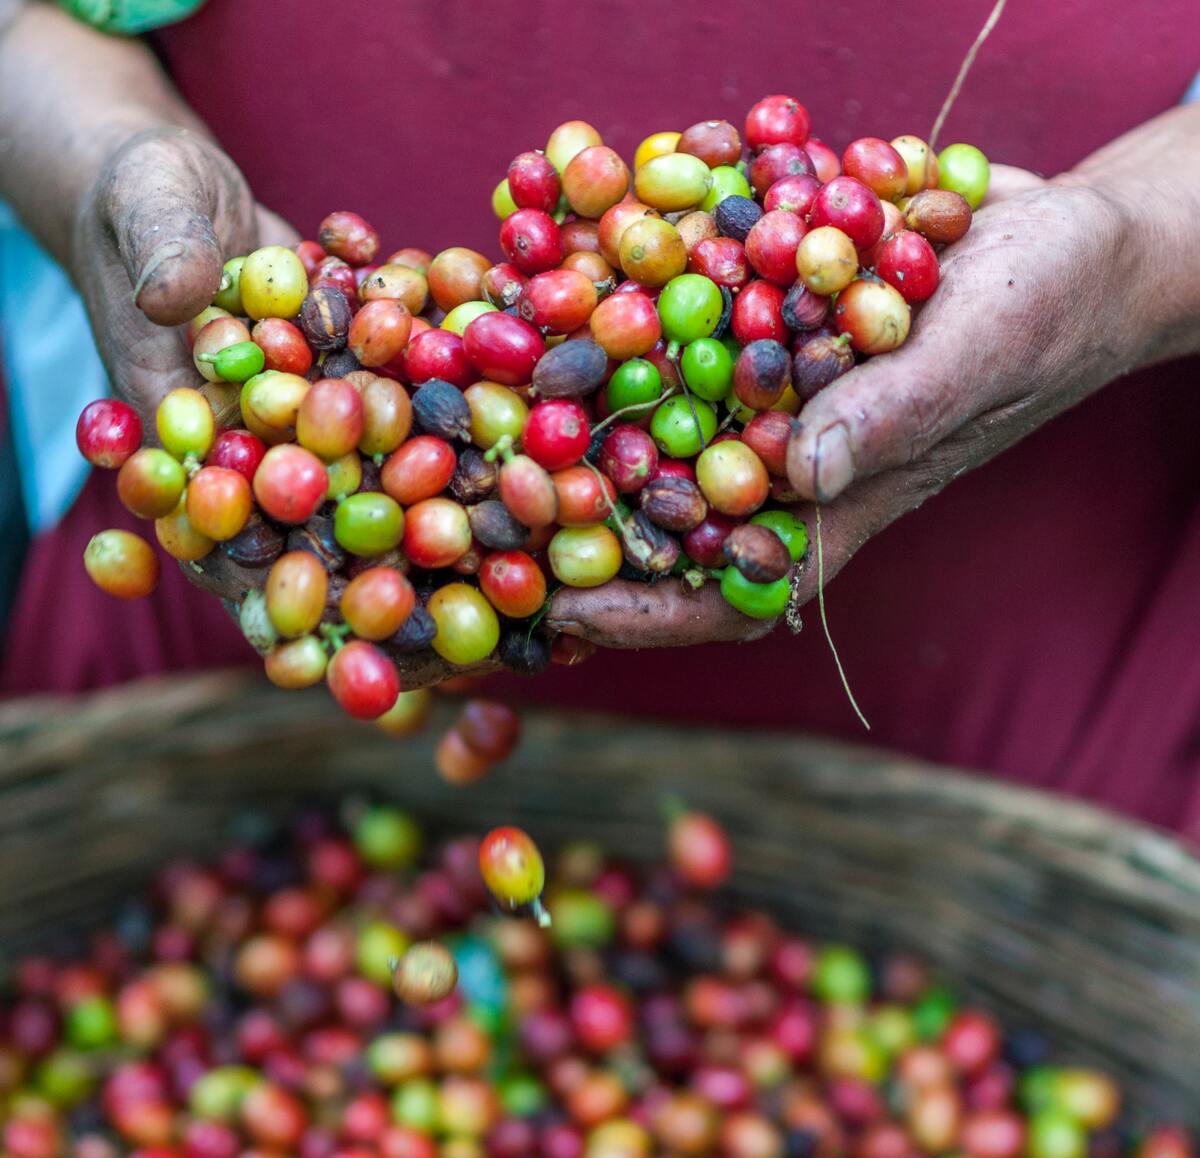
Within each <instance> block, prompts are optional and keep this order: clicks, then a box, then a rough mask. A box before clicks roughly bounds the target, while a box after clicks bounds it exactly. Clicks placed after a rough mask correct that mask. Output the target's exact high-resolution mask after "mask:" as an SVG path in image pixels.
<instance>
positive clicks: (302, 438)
mask: <svg viewBox="0 0 1200 1158" xmlns="http://www.w3.org/2000/svg"><path fill="white" fill-rule="evenodd" d="M362 436H363V401H362V395H361V394H359V392H358V391H357V390H356V389H355V388H354V386H353V385H352V384H351V383H349V382H347V381H346V379H344V378H321V379H319V380H318V381H316V382H314V383H313V384H312V387H311V388H310V389H309V391H308V393H307V394H305V396H304V399H303V401H301V403H300V408H299V410H298V411H297V412H296V441H297V442H298V443H300V445H301V446H303V447H304V448H305V449H306V450H311V451H312V452H313V454H315V455H316V456H317V457H318V458H322V459H324V460H325V461H326V462H329V461H332V460H333V459H336V458H340V457H341V456H342V455H344V454H348V453H349V452H350V451H352V450H354V448H355V447H357V446H358V444H359V441H360V440H361V439H362Z"/></svg>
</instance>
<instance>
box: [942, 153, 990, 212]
mask: <svg viewBox="0 0 1200 1158" xmlns="http://www.w3.org/2000/svg"><path fill="white" fill-rule="evenodd" d="M990 180H991V166H990V165H989V164H988V159H987V157H985V156H984V155H983V153H981V152H980V151H979V150H978V149H977V148H976V147H975V146H974V145H962V144H959V145H947V146H946V147H945V148H944V149H943V150H942V151H941V152H940V153H939V154H938V188H939V189H950V190H952V191H953V192H955V193H961V194H962V195H963V196H964V197H965V198H966V199H967V204H968V205H970V207H971V208H972V209H978V208H979V206H980V205H981V204H982V203H983V199H984V197H985V196H987V191H988V183H989V181H990Z"/></svg>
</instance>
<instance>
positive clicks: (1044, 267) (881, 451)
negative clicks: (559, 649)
mask: <svg viewBox="0 0 1200 1158" xmlns="http://www.w3.org/2000/svg"><path fill="white" fill-rule="evenodd" d="M1130 263H1131V258H1130V256H1129V254H1128V252H1127V247H1126V245H1125V234H1124V231H1123V229H1122V219H1121V214H1120V212H1119V210H1118V209H1117V207H1116V206H1115V205H1114V204H1112V203H1111V202H1109V201H1108V200H1107V199H1106V198H1105V197H1104V196H1102V195H1100V194H1097V193H1096V192H1094V191H1092V190H1091V189H1088V188H1085V187H1083V186H1082V185H1079V184H1075V183H1067V182H1047V181H1043V180H1041V179H1040V178H1038V177H1035V176H1034V175H1033V174H1032V173H1027V172H1024V171H1022V170H1017V169H1009V168H1006V167H1003V166H997V167H995V168H994V170H993V187H992V193H991V195H990V197H989V200H988V203H987V205H985V207H984V208H982V209H981V210H980V212H979V213H977V214H976V216H975V220H974V222H973V224H972V227H971V230H970V232H969V233H968V234H967V236H966V237H964V238H963V240H962V241H960V242H958V243H957V244H956V245H954V246H952V247H950V248H949V249H947V250H946V251H945V252H944V253H943V254H942V255H941V266H942V282H941V285H940V286H939V288H938V291H937V293H936V294H934V296H933V299H932V300H931V301H930V302H928V303H927V304H926V305H925V306H924V307H923V308H922V309H921V310H920V312H919V314H918V316H917V318H916V320H915V321H914V325H913V329H912V333H911V336H910V338H909V341H908V342H907V343H906V344H905V345H904V346H902V347H901V348H900V349H899V350H897V351H894V352H893V353H890V354H886V355H882V356H880V357H877V358H874V359H871V360H870V361H869V362H867V363H865V364H863V365H861V366H859V367H857V368H856V369H854V370H852V371H851V372H850V373H848V374H846V375H844V376H843V377H841V378H839V379H838V380H837V381H835V382H834V383H833V384H832V385H831V386H830V387H829V388H827V389H826V390H824V391H822V392H821V393H820V394H818V395H817V396H816V397H815V398H814V399H812V400H811V401H810V402H809V403H808V404H807V405H806V406H805V408H804V409H803V410H802V411H801V413H800V415H799V417H798V423H797V427H796V432H795V434H794V435H793V438H792V441H791V443H790V445H789V449H788V475H789V479H790V481H791V483H792V486H793V487H794V488H795V490H796V492H797V493H799V494H801V495H804V496H805V497H806V498H808V499H809V500H810V502H809V503H808V504H805V505H802V506H798V507H796V508H795V512H796V514H797V515H798V516H799V517H800V518H803V519H804V520H805V521H806V522H807V523H808V526H809V532H810V541H811V540H812V539H813V537H814V531H815V527H814V519H813V514H814V509H813V506H812V503H813V502H816V501H819V502H820V503H821V504H822V539H823V549H824V550H823V553H824V580H825V582H826V583H828V582H829V581H830V580H831V579H832V578H833V577H834V576H835V575H836V574H837V573H838V572H839V571H840V570H841V568H842V567H843V566H845V564H846V563H847V562H848V561H849V560H850V558H851V557H852V556H853V555H854V553H855V552H856V551H857V550H858V549H859V548H860V547H861V546H862V545H863V544H864V543H866V542H867V540H868V539H870V538H871V537H872V536H873V535H875V534H877V533H878V532H879V531H881V530H883V529H884V528H885V527H886V526H888V525H889V524H890V523H892V522H894V521H895V520H896V519H898V518H899V517H900V516H901V515H904V514H906V513H908V512H909V511H912V510H915V509H916V508H917V507H918V506H920V505H921V503H923V502H924V501H925V500H926V499H927V498H929V497H931V496H932V495H934V494H936V493H937V492H938V491H940V490H941V489H942V488H943V487H945V486H946V485H947V484H948V483H949V482H950V481H951V480H952V479H954V478H956V477H958V476H959V475H960V474H963V473H964V472H965V471H967V470H970V469H971V468H973V467H976V466H979V465H980V464H982V463H984V462H986V461H987V460H988V459H990V458H992V457H994V456H995V455H996V454H998V453H1000V451H1002V450H1004V449H1005V448H1006V447H1008V446H1011V445H1012V444H1013V443H1014V442H1016V441H1018V440H1019V439H1020V438H1022V437H1024V436H1025V435H1026V434H1028V433H1029V432H1030V431H1032V430H1034V429H1036V428H1037V427H1038V426H1040V425H1041V424H1042V423H1044V422H1045V421H1047V420H1048V419H1049V418H1051V417H1053V416H1054V415H1055V414H1058V413H1059V412H1061V411H1062V410H1065V409H1067V408H1068V407H1069V406H1072V405H1074V404H1075V403H1076V402H1078V401H1079V400H1080V399H1081V398H1083V397H1085V396H1086V395H1087V394H1088V393H1090V392H1091V391H1093V390H1095V389H1097V388H1098V387H1100V386H1101V385H1103V384H1104V383H1105V382H1107V381H1109V380H1111V379H1112V378H1114V377H1116V376H1117V375H1118V374H1119V373H1122V372H1124V371H1125V370H1126V369H1128V368H1129V367H1130V366H1131V365H1132V364H1134V362H1135V360H1136V359H1138V358H1140V356H1141V351H1140V350H1136V349H1135V347H1136V344H1137V335H1136V334H1133V333H1129V334H1125V333H1122V332H1121V318H1120V315H1119V314H1118V312H1117V311H1115V310H1114V309H1113V306H1112V301H1113V299H1114V298H1118V297H1119V296H1120V294H1121V293H1122V292H1123V289H1122V287H1126V286H1129V285H1131V284H1133V279H1132V272H1131V269H1130ZM1135 313H1136V311H1129V312H1128V313H1125V314H1124V316H1125V317H1126V318H1128V317H1129V316H1130V314H1135ZM1114 314H1118V316H1117V317H1115V318H1114ZM1098 319H1112V320H1113V324H1111V325H1109V324H1104V323H1100V322H1099V321H1098ZM814 557H815V550H814V549H813V548H810V550H809V554H808V555H807V556H806V558H805V561H804V563H803V564H802V566H801V567H800V569H799V575H798V582H797V584H796V589H795V590H796V595H795V600H796V603H797V604H803V603H805V602H807V601H808V600H810V599H812V598H813V597H815V595H816V592H817V567H816V565H815V559H814ZM605 591H607V589H605ZM646 598H654V599H655V600H656V601H657V612H658V614H659V615H661V616H662V617H663V619H664V620H665V621H666V622H670V623H673V624H675V625H677V629H676V630H674V631H670V632H668V635H669V642H670V644H671V645H680V644H687V643H697V642H702V641H704V640H708V639H729V638H739V639H752V638H755V637H756V636H758V635H761V634H762V633H763V625H762V624H761V623H756V622H754V621H752V620H748V619H745V618H743V617H740V616H739V617H738V619H740V621H741V622H740V624H737V625H736V626H737V627H740V631H739V630H733V631H731V630H730V627H731V626H732V625H730V624H729V623H728V622H727V619H728V617H724V618H723V619H722V620H721V621H720V627H718V620H717V619H715V618H714V619H712V620H711V621H710V620H703V619H701V618H700V617H697V616H691V615H688V614H687V601H688V598H689V597H688V596H687V595H685V594H683V593H682V592H680V591H679V589H678V588H666V587H663V588H659V589H656V591H655V592H654V594H653V596H647V597H646ZM548 621H549V623H550V625H551V626H553V627H556V628H557V629H559V630H562V631H567V632H570V633H571V634H577V635H585V636H587V637H588V638H592V639H595V640H596V641H597V642H603V643H604V644H605V645H606V646H610V647H632V646H646V643H645V634H644V628H643V626H642V624H640V623H639V622H638V621H637V617H631V616H630V615H629V614H628V613H627V609H626V607H625V605H624V604H623V603H622V602H621V601H617V600H614V599H612V598H605V597H603V596H602V595H601V593H599V592H598V593H595V594H592V593H585V592H570V593H566V594H563V595H560V596H559V597H558V599H557V600H556V601H555V606H554V610H553V612H552V614H551V615H550V617H548ZM718 632H720V633H719V634H718Z"/></svg>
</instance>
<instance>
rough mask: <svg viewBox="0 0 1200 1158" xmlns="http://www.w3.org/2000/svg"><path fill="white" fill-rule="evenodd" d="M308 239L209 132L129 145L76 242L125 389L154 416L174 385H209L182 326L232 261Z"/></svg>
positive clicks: (109, 360) (95, 320) (96, 325)
mask: <svg viewBox="0 0 1200 1158" xmlns="http://www.w3.org/2000/svg"><path fill="white" fill-rule="evenodd" d="M297 240H299V238H298V235H297V234H296V233H295V231H294V230H293V229H292V228H291V227H290V226H289V225H287V223H286V222H284V221H283V220H282V219H280V218H279V217H277V216H275V214H273V213H271V212H270V211H269V210H267V209H264V208H263V207H262V206H261V205H259V204H257V203H256V202H255V200H254V197H253V196H252V195H251V192H250V189H249V186H247V184H246V181H245V178H244V177H243V176H242V174H241V173H240V172H239V170H238V168H237V166H236V165H235V164H234V163H233V162H232V161H231V160H230V159H229V158H228V157H227V156H226V155H225V154H224V153H223V152H221V150H220V149H219V148H217V146H216V145H215V144H213V142H212V141H210V140H207V139H206V138H205V137H203V136H202V135H200V134H198V133H192V132H188V131H186V130H183V129H174V128H162V129H153V130H150V131H147V132H143V133H139V134H137V135H136V136H133V137H131V138H130V139H129V140H128V141H126V142H125V143H124V144H123V145H122V146H121V147H119V148H118V149H117V150H116V151H115V152H114V153H113V154H112V156H111V157H110V158H109V159H108V161H107V163H106V164H105V165H104V166H103V168H102V169H101V171H100V174H99V176H98V178H97V179H96V181H95V183H94V184H93V186H92V188H91V190H90V192H89V194H88V195H87V197H86V198H85V199H84V203H83V206H82V208H81V210H80V213H79V216H78V218H77V220H76V225H75V233H74V239H73V244H72V246H71V253H72V260H71V266H72V270H71V272H72V275H73V277H74V279H75V283H76V285H78V286H79V288H80V292H81V293H82V295H83V298H84V301H85V303H86V305H87V309H88V314H89V316H90V318H91V322H92V329H93V332H94V334H95V338H96V344H97V346H98V348H99V350H100V354H101V357H102V358H103V359H104V364H105V366H106V367H107V369H108V373H109V377H110V379H111V381H112V384H113V388H114V390H115V391H116V392H117V394H119V395H120V396H121V397H123V398H126V399H127V400H128V401H129V402H131V403H132V404H133V405H134V406H136V407H137V408H138V409H139V410H140V411H141V412H142V414H143V415H144V416H146V417H150V416H152V415H153V413H154V408H155V406H156V405H157V404H158V401H159V399H161V398H162V397H163V395H164V394H166V393H167V392H168V391H169V390H172V389H174V388H175V387H177V386H200V385H202V380H201V378H200V376H199V375H198V374H197V373H196V368H195V366H194V365H193V364H192V360H191V356H190V355H189V353H188V350H187V345H186V342H185V341H184V338H183V335H182V332H181V331H180V330H179V329H178V328H177V327H178V326H179V325H181V324H182V323H184V322H186V321H188V320H189V319H191V318H193V317H195V315H196V314H198V313H199V312H200V311H201V310H202V309H204V308H205V307H206V306H208V305H209V304H210V303H211V302H212V298H213V295H214V294H215V293H216V291H217V288H218V286H219V284H220V281H221V267H222V264H223V262H224V261H225V260H227V259H228V258H230V257H234V256H237V255H238V254H243V253H249V252H250V251H251V250H252V249H254V248H256V247H257V246H259V245H269V244H280V245H291V244H293V243H294V242H295V241H297Z"/></svg>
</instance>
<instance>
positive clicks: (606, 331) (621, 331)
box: [589, 293, 662, 362]
mask: <svg viewBox="0 0 1200 1158" xmlns="http://www.w3.org/2000/svg"><path fill="white" fill-rule="evenodd" d="M589 326H590V328H591V331H592V337H593V339H594V340H595V341H596V344H597V345H599V346H600V348H601V349H602V350H603V351H604V352H605V354H607V355H608V356H609V357H610V358H615V359H616V360H617V361H619V362H623V361H625V360H626V359H627V358H640V357H641V356H642V355H644V354H647V353H649V352H650V350H652V349H653V348H654V343H655V342H657V341H658V339H659V338H660V337H661V336H662V324H661V322H660V321H659V316H658V310H657V309H656V308H655V305H654V303H653V302H652V301H651V300H650V299H649V298H648V297H647V296H646V295H645V294H642V293H627V294H613V295H611V296H610V297H607V298H605V299H604V301H602V302H601V303H600V304H599V305H598V306H597V307H596V308H595V310H593V311H592V316H591V318H590V319H589Z"/></svg>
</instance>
